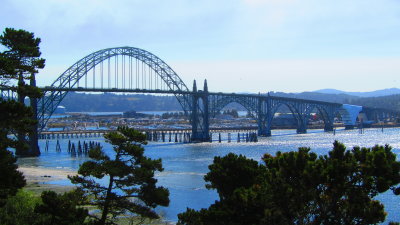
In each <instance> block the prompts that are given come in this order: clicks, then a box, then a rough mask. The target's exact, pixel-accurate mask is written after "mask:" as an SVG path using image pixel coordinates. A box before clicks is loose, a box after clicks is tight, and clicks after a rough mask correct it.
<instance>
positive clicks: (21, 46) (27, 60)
mask: <svg viewBox="0 0 400 225" xmlns="http://www.w3.org/2000/svg"><path fill="white" fill-rule="evenodd" d="M0 44H1V45H2V47H3V48H4V49H5V50H4V51H3V52H0V85H1V87H2V88H7V89H11V90H13V91H16V92H17V93H18V99H17V101H18V103H20V104H21V105H24V100H25V98H26V97H29V98H30V102H31V106H32V107H33V108H34V110H31V112H30V113H27V115H26V117H27V118H26V120H28V119H30V120H31V121H30V123H29V125H30V129H29V130H23V129H17V132H16V135H17V138H18V140H19V143H18V145H16V146H15V148H16V155H20V156H38V155H40V151H39V147H38V144H37V123H36V122H35V120H36V117H37V116H36V102H37V98H39V97H40V96H41V91H40V90H39V89H38V88H37V87H36V81H35V74H36V73H37V72H38V69H42V68H44V64H45V60H44V59H42V58H40V55H41V52H40V48H39V44H40V38H35V36H34V34H33V33H31V32H28V31H25V30H15V29H13V28H6V29H5V30H4V32H3V34H2V35H0ZM25 80H29V82H30V83H29V84H26V83H25ZM15 82H17V86H15ZM9 101H10V100H9ZM25 111H26V110H25ZM2 112H3V111H2ZM27 135H28V136H29V139H30V142H31V143H30V145H28V143H27V141H26V136H27ZM28 146H30V148H29V147H28Z"/></svg>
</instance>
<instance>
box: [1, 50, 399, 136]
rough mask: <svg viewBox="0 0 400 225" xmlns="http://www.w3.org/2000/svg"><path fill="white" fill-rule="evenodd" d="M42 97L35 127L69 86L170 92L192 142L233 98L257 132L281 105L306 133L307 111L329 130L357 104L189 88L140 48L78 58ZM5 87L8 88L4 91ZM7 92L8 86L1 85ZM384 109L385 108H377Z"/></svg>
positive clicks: (265, 130)
mask: <svg viewBox="0 0 400 225" xmlns="http://www.w3.org/2000/svg"><path fill="white" fill-rule="evenodd" d="M41 88H42V90H43V91H44V96H43V97H42V98H41V99H38V100H37V118H38V120H39V126H38V130H39V132H40V131H42V130H43V128H44V127H45V126H46V123H47V122H48V120H49V118H50V117H51V115H52V114H53V113H54V111H55V110H56V108H57V106H58V105H59V104H60V103H61V102H62V100H63V99H64V97H65V96H66V95H67V93H68V92H70V91H78V92H120V93H157V94H173V95H175V97H176V98H177V100H178V102H179V103H180V105H181V106H182V109H183V111H184V112H185V114H186V115H187V116H189V118H190V123H191V125H192V136H191V138H192V141H197V142H203V141H209V139H210V134H209V130H210V129H209V119H210V117H212V116H215V115H216V113H217V112H219V111H221V110H222V109H223V108H224V107H225V106H226V105H228V104H230V103H232V102H236V103H238V104H240V105H242V106H243V107H244V108H246V110H248V111H249V112H251V113H252V115H254V116H255V118H256V120H257V124H258V135H260V136H270V135H271V124H272V122H273V119H274V115H275V114H276V113H277V112H278V111H279V110H280V108H281V107H286V108H287V109H288V110H289V111H290V113H291V115H292V116H293V117H294V119H295V121H296V123H297V132H298V133H306V132H307V124H308V121H309V118H310V115H311V113H312V112H317V113H318V115H320V116H321V118H322V119H323V120H324V122H325V131H331V130H333V122H334V117H335V115H336V114H340V115H341V117H342V119H343V121H344V123H345V125H346V128H352V127H354V125H355V123H356V118H357V116H358V114H359V112H361V111H362V110H363V107H361V106H352V105H343V104H338V103H330V102H323V101H312V100H305V99H297V98H285V97H277V96H271V95H269V94H267V95H260V94H258V95H256V94H235V93H221V92H209V91H208V86H207V81H204V85H203V89H202V90H200V89H198V88H197V84H196V81H194V83H193V87H192V89H189V88H188V87H187V86H186V84H185V83H184V82H183V80H182V79H181V78H180V77H179V76H178V74H177V73H176V72H175V71H174V70H173V69H172V68H171V67H170V66H169V65H167V64H166V63H165V62H164V61H163V60H161V59H160V58H159V57H157V56H156V55H154V54H152V53H150V52H148V51H145V50H143V49H139V48H133V47H117V48H107V49H103V50H100V51H97V52H94V53H92V54H89V55H87V56H86V57H84V58H82V59H80V60H79V61H77V62H76V63H75V64H73V65H72V66H71V67H69V68H68V69H67V70H66V71H65V72H64V73H62V74H61V75H60V76H59V77H58V78H57V79H56V80H55V81H54V82H53V83H52V84H51V85H50V86H46V87H41ZM7 91H8V92H7ZM2 93H3V94H4V93H8V94H10V93H9V90H2ZM364 111H368V113H367V114H370V115H371V117H373V115H375V117H377V116H376V115H380V116H386V117H388V116H389V117H390V116H398V113H397V112H389V111H385V110H375V111H374V110H372V109H368V110H367V109H365V110H364ZM382 112H384V113H382Z"/></svg>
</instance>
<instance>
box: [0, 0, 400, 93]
mask: <svg viewBox="0 0 400 225" xmlns="http://www.w3.org/2000/svg"><path fill="white" fill-rule="evenodd" d="M399 11H400V2H399V1H395V0H382V1H372V0H354V1H347V0H338V1H326V0H322V1H321V0H318V1H317V0H234V1H228V0H222V1H211V0H205V1H185V0H171V1H160V0H150V1H139V0H117V1H106V0H99V1H93V0H79V1H78V0H72V1H55V0H38V1H33V0H3V1H2V7H1V9H0V13H1V20H0V29H1V31H4V28H6V27H13V28H16V29H25V30H28V31H30V32H34V33H35V35H36V36H37V37H40V38H41V39H42V42H41V51H42V53H43V54H42V56H43V57H44V58H45V59H46V68H45V69H44V70H41V71H40V72H39V75H38V76H37V79H38V85H40V86H46V85H50V84H51V83H52V82H53V81H54V80H55V79H56V78H57V77H58V76H59V75H61V74H62V73H63V72H64V71H65V70H66V69H67V68H69V67H70V66H71V65H73V64H74V63H75V62H76V61H78V60H80V59H81V58H83V57H85V56H86V55H88V54H90V53H92V52H95V51H97V50H100V49H104V48H110V47H119V46H132V47H138V48H141V49H145V50H147V51H149V52H151V53H153V54H155V55H157V56H158V57H160V58H161V59H162V60H164V61H165V62H166V63H167V64H168V65H170V66H171V67H172V68H173V69H174V70H175V71H176V72H177V74H178V75H179V76H180V77H181V79H182V80H183V81H184V82H185V83H186V85H187V86H189V87H190V86H191V84H192V82H193V80H194V79H196V80H197V81H198V82H202V81H203V80H204V79H207V80H208V86H209V90H210V91H216V92H219V91H221V92H253V93H258V92H268V91H275V92H277V91H278V92H303V91H315V90H320V89H326V88H333V89H338V90H343V91H351V92H367V91H375V90H381V89H386V88H393V87H395V88H399V87H400V80H399V77H400V76H399V70H398V65H400V39H399V38H398V37H399V34H400V29H398V28H399V27H400V14H399V13H398V12H399ZM227 82H229V85H227Z"/></svg>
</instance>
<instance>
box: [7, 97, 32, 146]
mask: <svg viewBox="0 0 400 225" xmlns="http://www.w3.org/2000/svg"><path fill="white" fill-rule="evenodd" d="M0 112H2V113H1V114H0V149H3V150H6V149H7V148H17V146H20V147H21V148H22V147H25V148H28V146H26V143H24V142H18V141H17V140H15V139H14V138H12V136H9V134H16V133H18V132H23V133H28V132H31V131H32V126H33V125H34V124H35V123H36V122H35V121H34V120H32V115H33V112H32V110H31V108H29V107H26V106H25V105H23V104H21V103H19V102H17V101H14V100H4V99H1V98H0Z"/></svg>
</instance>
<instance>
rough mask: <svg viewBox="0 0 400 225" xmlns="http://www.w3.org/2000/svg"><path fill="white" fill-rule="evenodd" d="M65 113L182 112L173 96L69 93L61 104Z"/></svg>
mask: <svg viewBox="0 0 400 225" xmlns="http://www.w3.org/2000/svg"><path fill="white" fill-rule="evenodd" d="M61 105H63V106H64V107H66V110H67V112H125V111H130V110H135V111H176V110H182V108H181V106H180V104H179V102H178V101H177V100H176V98H175V96H157V95H145V94H111V93H105V94H85V93H74V92H70V93H68V94H67V96H66V97H65V98H64V100H63V101H62V102H61Z"/></svg>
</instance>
